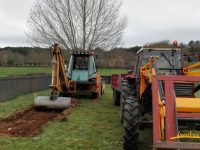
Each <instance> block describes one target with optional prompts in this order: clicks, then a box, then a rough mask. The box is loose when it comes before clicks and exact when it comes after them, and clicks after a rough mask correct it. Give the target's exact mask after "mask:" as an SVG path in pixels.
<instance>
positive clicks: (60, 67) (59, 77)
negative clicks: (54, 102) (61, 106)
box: [49, 44, 69, 99]
mask: <svg viewBox="0 0 200 150" xmlns="http://www.w3.org/2000/svg"><path fill="white" fill-rule="evenodd" d="M51 56H52V65H53V67H52V83H51V85H49V87H50V88H51V90H52V92H51V99H55V98H56V97H58V96H60V95H64V94H67V92H68V87H69V80H68V78H67V74H66V72H65V65H64V58H63V56H62V55H61V49H60V47H59V46H58V44H54V45H53V46H52V51H51Z"/></svg>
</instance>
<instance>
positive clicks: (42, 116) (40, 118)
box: [0, 100, 80, 137]
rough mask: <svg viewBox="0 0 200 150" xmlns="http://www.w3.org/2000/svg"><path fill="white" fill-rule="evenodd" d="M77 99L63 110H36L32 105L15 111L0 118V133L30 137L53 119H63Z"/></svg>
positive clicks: (77, 102) (74, 105) (76, 102)
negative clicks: (8, 115) (6, 116)
mask: <svg viewBox="0 0 200 150" xmlns="http://www.w3.org/2000/svg"><path fill="white" fill-rule="evenodd" d="M79 103H80V102H79V101H78V100H72V106H71V107H70V108H68V109H65V110H63V111H58V110H57V111H55V110H41V109H40V110H36V109H35V108H34V107H33V106H30V107H29V108H26V109H23V110H20V111H16V112H15V113H14V114H13V115H11V116H10V117H8V118H6V119H1V120H0V135H7V136H14V137H16V136H21V137H32V136H35V135H38V134H39V133H40V132H41V130H42V127H43V126H44V125H45V124H46V123H48V122H49V121H53V120H61V121H64V120H66V119H67V116H68V115H69V114H70V113H71V111H72V109H73V108H74V107H76V106H78V105H79Z"/></svg>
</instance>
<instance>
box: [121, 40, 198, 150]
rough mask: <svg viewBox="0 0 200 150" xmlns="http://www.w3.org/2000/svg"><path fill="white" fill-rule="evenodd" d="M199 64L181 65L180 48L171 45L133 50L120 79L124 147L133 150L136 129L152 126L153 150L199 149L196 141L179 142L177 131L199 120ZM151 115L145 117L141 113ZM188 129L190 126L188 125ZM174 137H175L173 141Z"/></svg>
mask: <svg viewBox="0 0 200 150" xmlns="http://www.w3.org/2000/svg"><path fill="white" fill-rule="evenodd" d="M196 67H200V63H199V62H197V63H195V64H191V65H189V66H187V67H184V66H183V55H182V48H181V47H180V46H178V45H177V43H176V42H174V44H172V45H147V46H144V47H143V48H142V49H141V50H139V51H138V52H137V61H136V65H135V69H134V73H133V74H132V75H130V74H129V75H127V76H125V77H124V78H123V80H122V84H121V85H122V90H121V91H122V92H121V102H120V105H121V118H122V122H123V127H124V149H125V150H137V149H139V147H138V141H139V131H140V129H141V128H142V126H144V125H145V124H146V123H148V124H149V123H150V124H151V123H152V125H153V149H199V148H200V143H194V142H187V143H186V142H180V141H179V139H176V136H177V135H178V133H179V132H180V131H181V130H182V129H183V128H184V129H186V128H187V129H188V128H189V127H191V125H192V130H194V129H195V127H196V126H197V125H198V123H199V121H200V99H199V98H197V97H195V92H197V91H198V90H199V82H200V71H199V70H193V69H194V68H196ZM146 114H150V115H152V117H153V119H152V120H148V121H147V120H146V118H145V115H146ZM190 129H191V128H190ZM174 138H175V139H176V140H174Z"/></svg>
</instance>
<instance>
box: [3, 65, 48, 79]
mask: <svg viewBox="0 0 200 150" xmlns="http://www.w3.org/2000/svg"><path fill="white" fill-rule="evenodd" d="M38 73H47V74H50V73H51V68H49V67H0V77H7V76H15V75H27V74H38Z"/></svg>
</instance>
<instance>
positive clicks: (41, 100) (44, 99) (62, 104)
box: [34, 96, 71, 109]
mask: <svg viewBox="0 0 200 150" xmlns="http://www.w3.org/2000/svg"><path fill="white" fill-rule="evenodd" d="M34 106H35V107H36V108H47V109H66V108H68V107H70V106H71V97H57V98H56V99H55V100H51V99H50V97H49V96H37V97H36V98H35V99H34Z"/></svg>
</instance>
